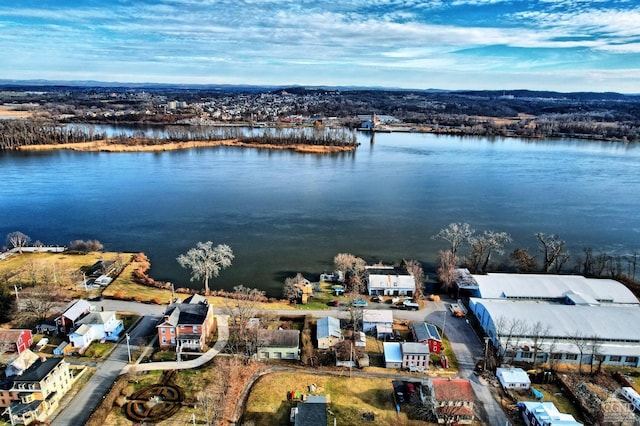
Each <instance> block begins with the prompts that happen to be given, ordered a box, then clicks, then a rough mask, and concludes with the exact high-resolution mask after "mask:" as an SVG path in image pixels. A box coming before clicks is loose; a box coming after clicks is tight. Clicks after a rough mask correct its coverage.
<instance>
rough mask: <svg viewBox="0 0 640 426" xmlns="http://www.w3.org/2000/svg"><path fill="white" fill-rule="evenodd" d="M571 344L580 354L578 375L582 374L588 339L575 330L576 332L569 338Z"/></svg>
mask: <svg viewBox="0 0 640 426" xmlns="http://www.w3.org/2000/svg"><path fill="white" fill-rule="evenodd" d="M571 343H573V344H574V345H575V346H576V348H577V349H578V352H579V353H580V361H579V363H578V373H579V374H582V363H583V361H584V354H585V352H586V351H587V348H588V346H589V339H588V338H587V336H585V335H584V333H583V332H582V331H581V330H576V332H575V333H574V334H573V336H571Z"/></svg>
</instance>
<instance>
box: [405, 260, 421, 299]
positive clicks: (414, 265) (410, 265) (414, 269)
mask: <svg viewBox="0 0 640 426" xmlns="http://www.w3.org/2000/svg"><path fill="white" fill-rule="evenodd" d="M403 263H404V267H405V268H406V269H407V272H409V273H410V274H411V275H412V276H413V281H414V283H415V287H416V291H415V293H414V297H415V299H416V300H420V299H422V297H423V296H424V294H423V293H424V291H423V288H424V281H425V275H424V270H423V269H422V264H421V263H420V262H418V261H417V260H407V261H403Z"/></svg>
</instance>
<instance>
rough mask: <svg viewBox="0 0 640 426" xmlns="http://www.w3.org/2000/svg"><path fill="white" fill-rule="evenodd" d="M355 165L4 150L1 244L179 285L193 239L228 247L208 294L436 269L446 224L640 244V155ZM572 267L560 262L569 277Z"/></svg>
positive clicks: (493, 150) (476, 141) (500, 154)
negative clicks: (92, 259)
mask: <svg viewBox="0 0 640 426" xmlns="http://www.w3.org/2000/svg"><path fill="white" fill-rule="evenodd" d="M360 138H361V142H362V145H361V146H360V147H359V148H358V150H357V151H356V152H355V153H346V154H340V155H325V156H320V155H310V154H299V153H294V152H289V151H270V150H258V149H249V148H232V147H223V148H208V149H193V150H186V151H174V152H159V153H113V154H110V153H78V152H70V151H52V152H45V153H42V152H38V153H35V152H34V153H15V152H5V153H0V176H1V181H0V235H2V236H4V235H6V234H8V233H9V232H12V231H16V230H19V231H22V232H24V233H26V234H27V235H29V236H30V237H31V238H32V239H34V240H40V241H42V242H44V243H49V244H56V243H57V244H67V243H68V242H69V241H71V240H75V239H98V240H100V241H101V242H102V243H103V244H104V246H105V249H106V250H112V251H142V252H145V253H146V254H147V255H148V256H149V257H150V259H151V261H152V271H151V275H152V276H153V277H154V278H156V279H160V280H169V281H172V282H173V283H175V284H176V286H177V287H180V286H194V287H196V288H200V287H201V284H199V283H194V284H190V283H189V273H188V271H187V270H184V269H182V268H181V267H180V266H179V265H178V263H177V262H176V260H175V259H176V257H177V256H178V255H179V254H181V253H184V252H186V251H187V250H188V249H189V248H190V247H193V246H194V245H195V243H196V242H198V241H207V240H212V241H213V242H214V243H215V244H218V243H226V244H229V245H230V246H231V247H232V249H233V250H234V252H235V255H236V259H235V261H234V263H233V266H232V267H231V268H230V269H228V270H226V271H224V272H222V274H221V275H220V277H218V278H217V279H215V280H213V282H212V288H218V287H223V288H231V287H233V286H234V285H237V284H244V285H247V286H251V287H258V288H261V289H264V290H267V291H268V293H269V294H270V295H276V296H278V295H279V294H280V287H281V283H282V282H283V280H284V278H285V277H287V276H292V275H294V274H295V273H296V272H303V273H305V274H309V277H310V278H311V277H313V276H317V274H319V273H321V272H323V271H328V270H331V269H332V260H333V257H334V255H335V254H337V253H340V252H349V253H353V254H355V255H358V256H361V257H363V258H365V259H366V260H368V261H375V260H382V261H386V262H397V261H400V260H401V259H402V258H405V259H417V260H420V261H422V262H424V263H425V264H426V265H427V269H429V267H430V266H433V265H434V264H435V263H436V257H437V251H438V250H439V249H443V248H445V247H446V243H445V242H443V241H434V240H432V239H431V238H430V237H431V236H432V235H434V234H435V233H436V232H438V230H439V229H441V228H443V227H445V226H446V225H447V224H449V223H450V222H468V223H470V224H471V225H472V227H473V228H475V229H476V230H479V231H482V230H485V229H491V230H496V231H506V232H508V233H510V234H511V235H512V237H513V239H514V242H513V244H512V245H511V246H510V247H508V251H511V250H512V249H513V248H515V247H526V248H529V249H531V250H533V251H535V249H536V241H535V238H534V233H536V232H544V233H558V234H560V236H561V237H562V238H563V239H565V240H566V241H567V243H568V246H569V249H570V251H571V252H572V253H573V254H575V255H579V254H580V252H581V250H582V248H583V247H587V246H589V247H593V248H594V250H596V251H598V250H607V251H615V252H618V253H627V252H628V251H629V250H631V249H637V248H640V147H639V146H637V145H623V144H617V143H597V142H584V141H575V140H553V141H524V140H520V139H491V140H490V139H486V138H474V137H464V138H459V137H450V136H435V135H429V134H396V133H394V134H377V135H376V140H375V142H373V143H371V142H370V140H369V138H368V135H366V134H362V135H360ZM573 264H574V262H573V261H571V265H573Z"/></svg>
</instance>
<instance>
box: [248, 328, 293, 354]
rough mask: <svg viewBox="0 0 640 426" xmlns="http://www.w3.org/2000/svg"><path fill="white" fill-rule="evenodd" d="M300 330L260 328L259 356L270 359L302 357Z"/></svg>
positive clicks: (258, 340)
mask: <svg viewBox="0 0 640 426" xmlns="http://www.w3.org/2000/svg"><path fill="white" fill-rule="evenodd" d="M299 346H300V331H299V330H265V329H261V330H258V333H257V358H258V359H259V360H268V359H289V360H299V359H300V351H299Z"/></svg>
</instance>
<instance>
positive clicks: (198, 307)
mask: <svg viewBox="0 0 640 426" xmlns="http://www.w3.org/2000/svg"><path fill="white" fill-rule="evenodd" d="M215 326H216V324H215V318H214V316H213V310H212V309H211V306H210V305H209V303H208V302H207V299H205V298H204V297H202V296H200V295H198V294H195V295H193V296H191V297H189V298H187V299H185V301H184V302H183V303H173V304H171V305H169V307H168V308H167V311H166V313H165V314H164V317H163V318H162V321H161V322H160V324H158V325H157V326H156V328H157V329H158V343H159V345H160V348H161V349H176V350H177V351H182V350H199V351H201V350H203V349H204V346H205V343H206V339H207V337H208V336H209V335H210V334H211V333H212V332H213V331H214V330H215Z"/></svg>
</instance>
